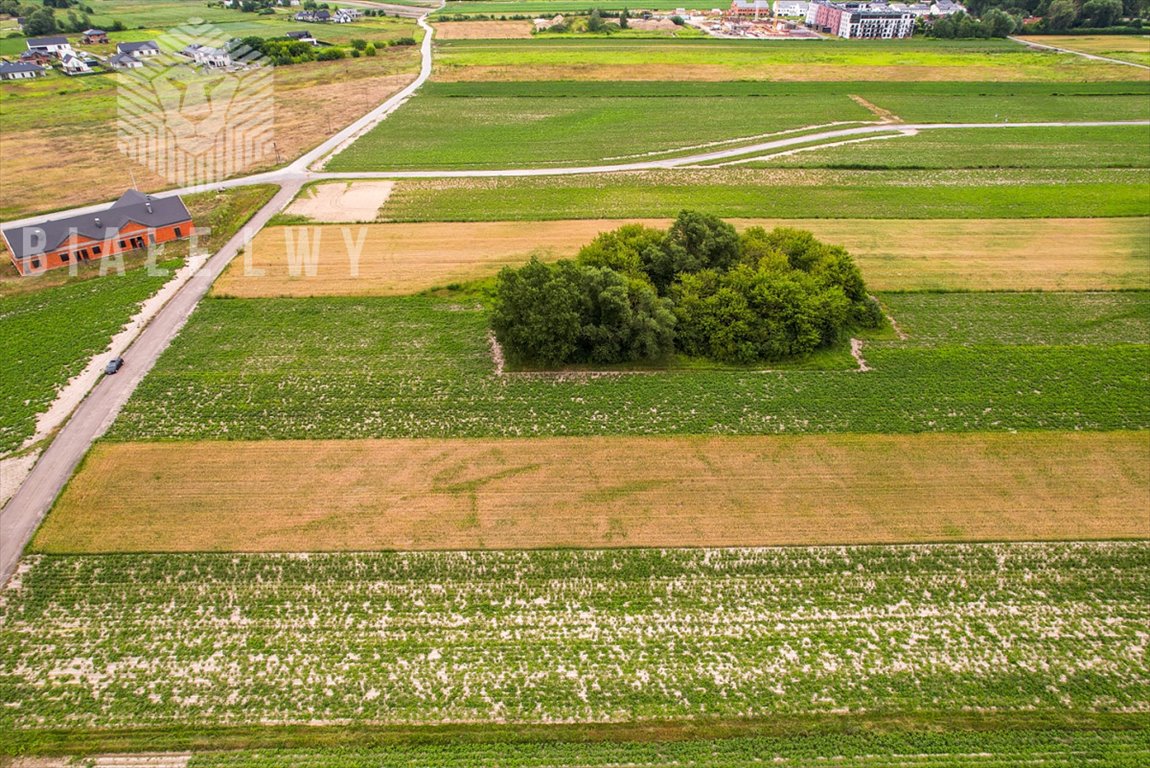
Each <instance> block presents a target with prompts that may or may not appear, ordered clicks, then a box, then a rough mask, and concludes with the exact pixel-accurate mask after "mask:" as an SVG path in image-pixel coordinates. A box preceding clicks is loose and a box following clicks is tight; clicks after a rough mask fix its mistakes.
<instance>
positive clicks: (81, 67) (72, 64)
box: [60, 53, 95, 75]
mask: <svg viewBox="0 0 1150 768" xmlns="http://www.w3.org/2000/svg"><path fill="white" fill-rule="evenodd" d="M60 71H61V72H63V73H64V74H65V75H91V74H93V73H94V72H95V70H94V69H92V65H91V64H89V63H88V60H87V59H82V58H80V57H79V56H77V55H76V54H74V53H65V54H64V55H63V56H61V57H60Z"/></svg>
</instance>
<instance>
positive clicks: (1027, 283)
mask: <svg viewBox="0 0 1150 768" xmlns="http://www.w3.org/2000/svg"><path fill="white" fill-rule="evenodd" d="M403 184H404V182H398V186H399V188H402V185H403ZM628 221H632V222H637V223H643V224H647V225H649V226H653V227H661V228H665V227H666V226H667V225H668V224H669V220H668V219H631V220H616V219H580V220H574V221H501V222H475V223H471V222H468V223H463V222H454V223H445V222H425V223H411V224H374V225H368V226H344V225H333V224H326V225H310V224H298V225H291V226H282V227H270V228H267V229H264V230H263V231H262V232H260V234H259V235H258V236H257V237H256V239H255V241H254V242H253V244H252V247H251V248H249V249H248V250H247V251H246V252H245V253H244V256H243V258H240V259H237V260H235V261H234V262H233V263H232V264H231V265H230V266H229V267H228V270H227V271H226V272H225V273H224V275H223V276H222V277H221V278H220V279H219V280H217V281H216V283H215V286H214V287H213V292H214V294H215V295H217V296H233V297H240V298H274V297H307V296H396V295H406V294H413V293H418V292H420V291H425V290H431V289H435V288H440V287H443V286H446V285H450V284H455V283H463V282H467V281H472V280H481V279H484V278H488V277H491V276H492V275H494V274H496V272H498V270H499V269H500V268H502V267H504V266H509V265H520V264H523V263H525V262H526V261H527V259H528V258H529V257H530V256H537V257H539V258H541V259H544V260H547V259H556V258H571V257H573V256H574V255H575V254H576V253H577V252H578V250H579V248H581V247H582V246H583V245H585V244H586V243H588V242H590V241H591V240H592V239H593V238H594V237H596V236H597V235H598V234H600V233H601V232H605V231H609V230H611V229H615V228H617V227H619V226H622V225H623V224H625V223H627V222H628ZM732 223H733V224H734V225H735V227H736V228H739V229H744V228H746V227H750V226H762V227H765V228H767V229H772V228H774V227H779V226H783V227H797V228H799V229H805V230H808V231H811V232H813V233H814V234H815V236H816V237H818V238H820V239H822V240H824V241H826V242H831V243H836V244H839V245H842V246H843V247H845V248H847V250H849V251H850V253H851V255H852V256H853V257H854V259H855V261H856V262H857V263H858V265H859V267H860V268H861V269H862V271H863V274H864V275H866V279H867V285H868V286H869V287H870V288H871V289H872V290H878V291H914V290H932V291H935V290H979V291H981V290H1061V291H1065V290H1113V289H1130V288H1136V289H1143V290H1145V289H1150V238H1147V237H1146V232H1147V228H1148V227H1150V220H1148V219H1144V218H1125V219H981V220H980V219H935V220H925V221H909V220H898V219H893V220H889V219H888V220H884V219H873V220H867V221H860V220H855V219H736V220H732ZM305 238H306V239H305Z"/></svg>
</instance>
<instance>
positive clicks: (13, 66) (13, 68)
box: [0, 61, 44, 73]
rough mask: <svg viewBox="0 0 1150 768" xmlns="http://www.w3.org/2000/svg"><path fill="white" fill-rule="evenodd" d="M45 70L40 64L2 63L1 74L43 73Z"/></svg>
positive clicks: (0, 62) (23, 62)
mask: <svg viewBox="0 0 1150 768" xmlns="http://www.w3.org/2000/svg"><path fill="white" fill-rule="evenodd" d="M43 71H44V68H43V67H41V66H40V65H39V64H31V63H29V62H27V61H0V73H4V72H43Z"/></svg>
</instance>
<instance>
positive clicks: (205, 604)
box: [0, 542, 1150, 735]
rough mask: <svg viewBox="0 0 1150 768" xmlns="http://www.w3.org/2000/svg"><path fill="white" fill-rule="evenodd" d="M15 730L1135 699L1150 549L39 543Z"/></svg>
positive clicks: (17, 628)
mask: <svg viewBox="0 0 1150 768" xmlns="http://www.w3.org/2000/svg"><path fill="white" fill-rule="evenodd" d="M18 580H19V583H18V585H17V586H16V587H15V588H12V589H10V590H8V591H6V592H5V594H4V596H3V604H2V608H0V611H2V614H0V689H2V690H3V693H4V699H5V701H15V702H19V706H16V707H5V708H4V709H3V711H2V712H0V728H4V729H5V730H9V731H15V732H16V734H17V735H19V734H20V732H27V731H30V730H34V729H70V730H73V729H92V728H113V727H125V726H132V727H140V728H147V727H167V728H179V727H186V726H195V727H211V726H222V725H244V724H265V725H271V724H275V723H285V724H308V723H311V724H323V723H328V724H340V723H356V722H365V723H366V722H370V723H377V724H438V723H463V722H475V721H484V722H495V723H560V722H567V723H605V722H612V721H633V720H650V719H659V720H662V719H674V718H680V719H682V718H689V719H698V720H701V721H703V722H704V723H705V722H706V721H707V720H708V719H711V720H713V719H715V718H724V717H770V716H775V715H779V716H806V715H820V714H831V713H839V714H841V713H851V714H855V715H866V714H869V713H873V714H892V715H902V716H904V717H905V718H906V719H907V720H909V721H914V720H915V718H917V717H925V718H930V717H935V718H939V717H942V718H945V715H946V714H947V713H961V712H963V711H970V710H979V711H983V712H985V711H994V712H996V713H997V714H999V715H1000V716H1004V717H1005V716H1009V714H1010V713H1026V714H1030V715H1033V714H1036V713H1037V714H1041V713H1047V714H1049V715H1052V716H1057V717H1061V718H1064V719H1067V720H1071V721H1073V720H1074V718H1075V717H1076V716H1082V717H1084V718H1088V717H1090V716H1091V715H1093V714H1117V715H1120V714H1121V713H1136V712H1144V711H1145V710H1146V709H1147V707H1150V676H1148V675H1147V671H1146V667H1145V663H1144V662H1145V654H1146V651H1147V642H1148V640H1147V638H1150V600H1148V599H1147V595H1150V545H1147V544H1146V543H1140V542H1129V543H1118V542H1110V543H1106V542H1099V543H1066V544H1058V543H1046V544H986V545H960V544H956V545H947V546H913V545H908V546H900V547H839V548H817V547H812V548H783V549H747V548H743V549H725V550H716V549H663V550H634V549H632V550H582V551H571V550H568V551H562V550H559V551H533V552H524V551H518V552H516V551H502V552H434V553H432V552H428V553H412V552H407V553H339V554H329V555H324V554H316V553H311V554H283V555H271V554H262V555H260V554H219V555H211V554H189V555H173V554H163V555H107V556H66V557H52V556H33V557H30V558H28V559H27V560H25V562H24V564H23V566H22V568H21V571H20V573H19V574H18Z"/></svg>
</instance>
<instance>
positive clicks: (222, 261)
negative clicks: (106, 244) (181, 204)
mask: <svg viewBox="0 0 1150 768" xmlns="http://www.w3.org/2000/svg"><path fill="white" fill-rule="evenodd" d="M299 187H300V185H299V183H298V182H297V183H294V184H285V185H284V186H283V187H282V188H281V189H280V191H279V192H278V193H276V195H275V196H274V197H273V198H272V199H271V201H270V202H269V203H268V204H267V205H265V206H264V207H263V208H261V209H260V210H259V212H258V213H256V215H255V216H254V217H252V220H251V221H250V222H249V223H248V224H247V226H245V227H244V229H243V230H241V231H240V232H237V233H236V235H235V236H234V237H233V238H232V239H231V240H229V241H228V242H227V243H226V244H225V245H224V247H223V248H221V249H220V250H219V251H217V252H216V254H215V255H214V256H212V257H211V258H210V259H209V260H208V261H207V263H206V264H205V265H204V267H203V268H202V269H200V270H199V271H198V272H197V273H196V274H195V275H193V276H192V277H191V278H190V279H189V280H188V282H187V283H185V284H184V287H183V288H181V289H180V291H179V292H178V293H177V294H176V295H175V296H173V297H172V299H171V300H170V301H169V302H168V303H167V304H165V305H164V307H163V309H161V310H160V311H159V313H158V314H157V315H156V317H155V318H154V319H153V320H152V322H151V323H149V324H148V327H147V328H145V329H144V330H143V332H142V333H141V334H140V335H139V336H138V337H137V338H136V340H135V342H133V343H132V345H131V346H130V347H128V351H127V352H125V353H124V367H123V368H121V369H120V372H119V373H117V374H116V375H115V376H105V377H103V378H102V379H101V380H100V382H99V383H98V384H97V385H96V386H95V387H93V388H92V391H91V392H89V393H88V396H87V397H86V398H85V399H84V401H83V402H82V403H80V405H79V407H77V408H76V411H75V413H73V414H72V418H71V419H69V420H68V422H67V423H66V424H65V425H64V427H63V429H61V430H60V432H59V433H58V434H57V435H56V438H55V439H54V440H53V441H52V443H51V444H50V445H49V446H48V447H47V449H45V450H44V453H43V454H42V455H41V456H40V460H39V461H38V462H36V466H35V467H34V468H33V469H32V472H31V474H29V475H28V477H27V478H26V479H25V480H24V484H23V485H21V486H20V490H18V491H17V492H16V495H14V496H13V497H12V498H11V500H9V502H8V504H7V506H5V507H4V510H3V512H0V584H4V583H7V581H8V578H9V577H10V576H11V575H12V572H13V571H14V570H15V568H16V564H17V563H18V562H19V560H20V555H21V553H22V552H23V550H24V546H25V544H26V543H27V542H28V540H29V539H30V538H31V537H32V534H33V533H34V532H35V530H36V527H37V526H38V525H39V524H40V521H41V520H42V519H43V517H44V514H45V513H46V512H47V511H48V508H49V507H51V505H52V502H53V501H55V499H56V496H57V495H58V494H59V493H60V491H61V490H62V489H63V487H64V484H65V483H67V482H68V478H70V477H71V476H72V471H73V470H74V469H75V468H76V465H77V464H78V463H79V462H80V459H82V458H83V457H84V454H85V453H87V451H88V448H89V447H90V446H91V445H92V443H93V442H94V441H95V440H96V439H98V438H99V437H100V436H101V435H102V434H104V432H105V431H107V429H108V427H109V426H111V424H112V421H113V419H115V418H116V415H117V414H118V413H119V412H120V409H121V408H122V407H123V406H124V403H126V402H127V401H128V397H129V396H130V395H131V394H132V392H133V391H134V390H135V389H136V386H137V385H138V384H139V383H140V380H141V379H143V378H144V375H145V374H147V372H148V371H149V370H151V368H152V366H153V365H154V364H155V362H156V360H157V359H158V358H159V356H160V353H161V352H163V351H164V350H165V349H167V347H168V344H169V343H171V341H172V339H174V338H175V336H176V334H177V333H179V332H180V329H181V328H183V326H184V323H185V322H187V319H188V317H189V316H190V315H191V314H192V310H194V309H195V308H196V305H197V304H198V303H199V301H200V299H201V298H203V296H204V294H206V293H207V292H208V288H210V287H211V285H212V283H213V282H215V279H216V278H217V277H218V276H219V275H220V273H221V272H223V270H224V267H226V266H227V265H228V262H230V261H231V260H232V259H233V258H234V257H235V255H236V254H237V253H239V250H240V248H242V247H243V245H244V243H245V238H246V232H245V231H251V232H256V231H258V230H259V229H260V228H261V227H263V226H264V225H265V224H266V223H267V221H268V219H270V218H271V217H272V216H273V215H275V214H276V213H278V212H279V211H281V210H283V208H284V207H285V206H286V205H287V204H288V203H289V202H291V200H292V198H293V197H295V195H296V193H297V192H299Z"/></svg>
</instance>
